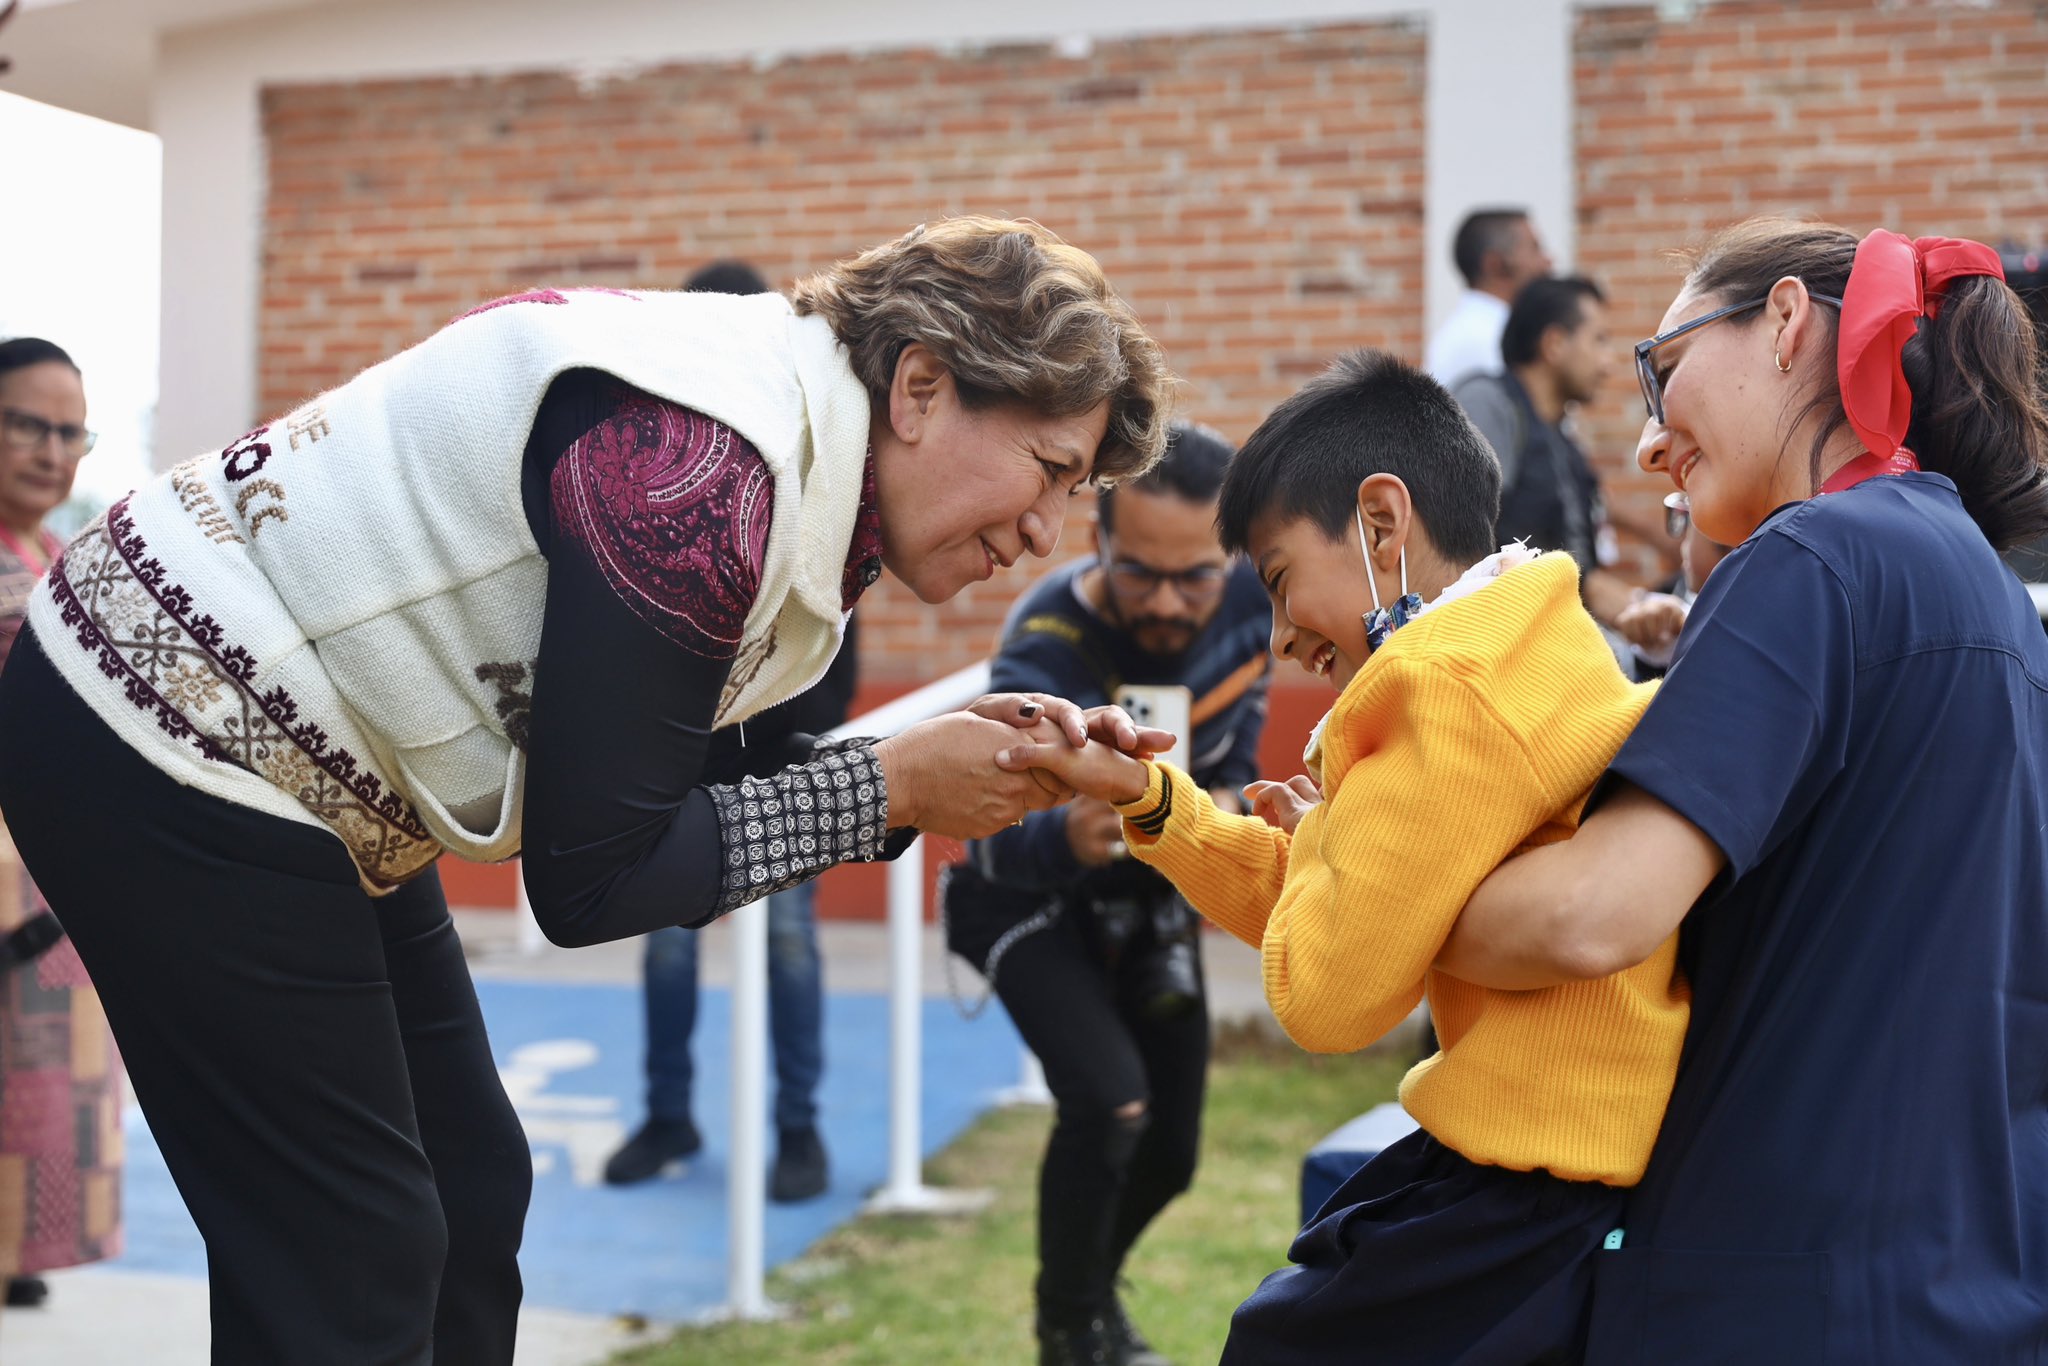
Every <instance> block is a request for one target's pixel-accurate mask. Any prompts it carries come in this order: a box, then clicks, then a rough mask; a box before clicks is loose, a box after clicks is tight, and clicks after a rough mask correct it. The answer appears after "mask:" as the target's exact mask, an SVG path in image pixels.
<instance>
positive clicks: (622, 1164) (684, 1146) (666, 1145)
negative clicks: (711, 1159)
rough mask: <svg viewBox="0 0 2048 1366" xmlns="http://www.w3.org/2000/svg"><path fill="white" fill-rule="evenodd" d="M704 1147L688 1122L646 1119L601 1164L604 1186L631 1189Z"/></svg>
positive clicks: (694, 1129)
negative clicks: (635, 1131) (628, 1187)
mask: <svg viewBox="0 0 2048 1366" xmlns="http://www.w3.org/2000/svg"><path fill="white" fill-rule="evenodd" d="M703 1146H704V1140H703V1139H702V1138H700V1137H699V1136H698V1134H697V1126H696V1125H695V1124H692V1123H691V1122H690V1121H689V1119H688V1118H687V1117H686V1118H683V1119H650V1120H648V1121H647V1122H646V1123H645V1124H643V1125H641V1126H640V1132H638V1133H636V1134H634V1135H633V1136H632V1137H631V1138H629V1139H627V1140H626V1141H625V1143H624V1144H623V1145H622V1146H621V1147H620V1148H619V1150H618V1151H617V1152H615V1153H613V1154H612V1155H611V1160H610V1161H608V1162H606V1163H605V1164H604V1183H605V1184H606V1185H607V1186H633V1185H638V1184H639V1183H640V1182H642V1181H646V1180H649V1179H651V1178H653V1177H656V1176H659V1175H661V1169H662V1168H663V1167H666V1166H667V1165H668V1164H669V1163H671V1162H673V1161H675V1160H676V1159H677V1158H679V1157H688V1156H690V1155H691V1154H693V1153H695V1152H696V1151H697V1150H698V1149H699V1148H702V1147H703Z"/></svg>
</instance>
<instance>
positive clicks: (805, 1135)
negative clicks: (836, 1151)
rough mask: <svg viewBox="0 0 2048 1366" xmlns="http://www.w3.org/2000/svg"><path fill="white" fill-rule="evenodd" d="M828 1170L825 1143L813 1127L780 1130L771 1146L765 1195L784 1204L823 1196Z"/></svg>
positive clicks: (779, 1203) (807, 1125)
mask: <svg viewBox="0 0 2048 1366" xmlns="http://www.w3.org/2000/svg"><path fill="white" fill-rule="evenodd" d="M828 1171H829V1168H828V1167H827V1165H826V1162H825V1144H824V1142H823V1140H821V1139H820V1138H819V1137H818V1131H817V1129H816V1128H815V1127H814V1126H812V1125H809V1124H806V1125H805V1126H804V1127H803V1128H801V1129H784V1130H782V1132H781V1134H780V1135H779V1137H778V1138H777V1141H776V1145H775V1170H774V1171H773V1172H771V1173H770V1174H769V1177H768V1198H769V1199H770V1200H773V1201H774V1202H775V1203H777V1204H778V1205H788V1204H794V1203H795V1202H796V1201H798V1200H809V1199H812V1198H813V1197H815V1196H820V1195H823V1194H824V1193H825V1182H826V1178H827V1173H828Z"/></svg>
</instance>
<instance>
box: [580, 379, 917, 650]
mask: <svg viewBox="0 0 2048 1366" xmlns="http://www.w3.org/2000/svg"><path fill="white" fill-rule="evenodd" d="M615 398H616V403H617V406H616V408H615V409H614V411H613V412H612V414H611V416H610V417H608V418H606V419H605V420H604V421H602V422H600V423H598V424H597V425H596V426H595V427H593V428H591V429H590V430H589V431H588V432H586V433H585V434H584V435H583V436H582V437H581V438H580V439H579V440H577V441H576V443H575V444H574V445H572V446H570V447H569V449H568V450H567V451H565V452H564V453H563V454H562V457H561V459H560V460H558V461H557V462H556V463H555V468H554V474H553V476H552V479H551V482H550V498H549V501H550V504H551V507H552V510H553V512H554V523H555V530H556V534H557V535H558V536H561V537H564V538H566V539H569V540H573V541H574V542H576V543H577V544H579V545H580V546H581V548H582V549H583V550H584V551H585V552H586V553H588V554H589V556H590V557H591V559H592V560H593V561H594V562H595V563H596V564H597V566H598V568H599V570H600V571H601V572H602V573H603V575H604V577H605V581H606V582H607V583H609V584H610V585H611V587H612V589H613V591H614V592H616V593H617V594H618V596H619V599H620V601H622V602H624V603H625V604H626V605H627V606H628V607H630V608H631V609H632V610H633V613H634V615H636V616H638V617H639V618H640V619H641V620H643V621H645V622H647V623H648V624H649V625H650V626H652V627H654V628H655V629H656V630H657V631H659V632H661V634H662V635H664V636H666V637H667V638H668V639H670V640H672V641H674V642H675V643H676V644H678V645H680V646H682V647H683V648H684V649H686V650H689V651H690V652H691V653H693V654H697V655H701V656H703V657H704V658H706V659H717V660H730V659H732V658H733V656H734V655H735V654H737V653H738V651H739V644H740V637H741V634H742V632H743V631H744V629H745V625H746V620H747V613H748V611H749V610H750V609H751V608H752V607H753V605H754V598H755V595H756V594H757V593H758V591H759V590H760V586H761V565H762V562H763V561H764V559H765V558H766V556H767V553H768V532H769V528H770V526H771V525H772V523H773V521H774V517H775V479H774V476H773V475H771V474H770V473H769V472H768V466H767V464H766V463H765V462H764V461H763V460H762V459H761V456H760V453H759V452H758V451H756V450H755V449H754V447H753V445H752V444H751V443H750V442H748V440H747V439H746V438H745V437H743V436H741V435H740V434H739V433H738V432H735V431H734V430H733V429H732V428H730V427H728V426H726V425H725V424H724V423H722V422H717V421H714V420H712V419H711V418H708V417H706V416H704V415H703V414H702V413H698V412H694V411H692V410H691V409H688V408H683V407H679V406H677V405H676V404H673V403H667V402H664V401H663V400H661V399H657V398H654V397H652V396H650V395H648V394H645V393H641V392H639V391H638V390H634V389H628V388H625V387H624V386H619V388H618V390H617V391H616V395H615ZM881 541H882V538H881V522H880V519H879V517H878V515H877V512H876V508H875V473H874V461H873V460H872V459H870V460H869V462H868V468H867V475H866V479H865V481H864V484H863V488H862V497H861V507H860V514H859V521H858V523H857V525H856V527H855V529H854V537H853V543H852V545H851V547H850V549H849V552H848V555H847V562H846V572H845V576H844V578H843V579H842V582H841V595H842V598H843V600H844V604H845V606H846V607H847V608H848V609H849V610H850V609H851V608H852V606H853V604H854V601H855V600H856V599H858V598H859V597H860V595H861V593H862V591H864V590H865V589H866V588H867V587H868V585H869V584H872V583H873V582H874V581H875V578H876V576H877V575H878V574H879V573H880V572H881Z"/></svg>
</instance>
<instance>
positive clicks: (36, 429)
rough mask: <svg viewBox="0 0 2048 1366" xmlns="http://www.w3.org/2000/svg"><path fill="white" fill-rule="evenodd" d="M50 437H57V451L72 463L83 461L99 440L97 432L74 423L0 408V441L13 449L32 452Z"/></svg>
mask: <svg viewBox="0 0 2048 1366" xmlns="http://www.w3.org/2000/svg"><path fill="white" fill-rule="evenodd" d="M53 436H54V437H56V438H57V449H58V450H59V451H61V452H63V454H64V455H65V456H67V457H68V458H70V459H72V460H81V459H84V458H85V455H86V454H87V452H89V451H91V450H92V447H93V443H94V442H95V441H98V440H99V439H100V438H99V433H97V432H89V431H87V430H86V429H85V428H83V427H81V426H79V425H78V424H77V423H75V422H51V421H49V420H48V419H47V418H40V417H37V416H36V415H35V414H34V413H25V412H23V411H22V410H21V409H19V408H0V440H4V441H5V442H6V443H7V444H8V445H9V446H11V447H13V448H14V449H15V450H19V451H32V450H35V449H37V448H38V447H40V446H41V445H42V444H43V443H44V442H45V441H48V440H49V439H50V438H51V437H53Z"/></svg>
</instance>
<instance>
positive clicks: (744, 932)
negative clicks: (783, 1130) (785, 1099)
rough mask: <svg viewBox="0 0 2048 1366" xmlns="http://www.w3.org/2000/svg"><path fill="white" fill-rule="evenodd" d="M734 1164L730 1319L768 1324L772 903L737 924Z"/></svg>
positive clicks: (730, 1179) (759, 904)
mask: <svg viewBox="0 0 2048 1366" xmlns="http://www.w3.org/2000/svg"><path fill="white" fill-rule="evenodd" d="M732 954H733V977H732V1158H731V1163H730V1169H729V1170H728V1172H727V1174H726V1211H727V1216H726V1217H727V1224H728V1229H727V1235H726V1236H727V1239H728V1243H729V1247H728V1250H727V1253H726V1307H725V1313H726V1315H727V1316H729V1317H732V1318H737V1319H759V1318H768V1317H771V1316H772V1315H773V1314H774V1312H775V1306H774V1305H772V1304H770V1303H769V1301H768V1293H767V1290H766V1282H765V1279H764V1277H765V1272H764V1270H763V1266H764V1259H765V1253H766V1239H765V1237H764V1236H763V1222H764V1220H765V1217H766V1212H767V1211H766V1205H765V1200H766V1194H765V1182H766V1176H765V1172H766V1171H767V1167H766V1164H765V1163H764V1161H763V1160H762V1159H763V1154H764V1152H765V1151H766V1146H767V1144H766V1138H767V1128H768V1119H767V1115H768V903H767V901H765V900H762V901H756V902H754V903H753V904H752V905H749V906H742V907H740V908H739V910H737V911H735V912H733V916H732Z"/></svg>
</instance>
